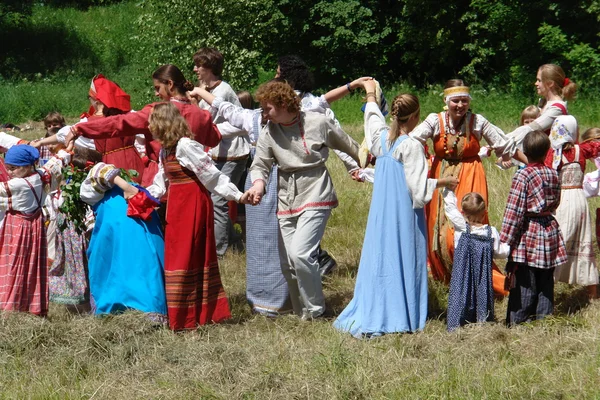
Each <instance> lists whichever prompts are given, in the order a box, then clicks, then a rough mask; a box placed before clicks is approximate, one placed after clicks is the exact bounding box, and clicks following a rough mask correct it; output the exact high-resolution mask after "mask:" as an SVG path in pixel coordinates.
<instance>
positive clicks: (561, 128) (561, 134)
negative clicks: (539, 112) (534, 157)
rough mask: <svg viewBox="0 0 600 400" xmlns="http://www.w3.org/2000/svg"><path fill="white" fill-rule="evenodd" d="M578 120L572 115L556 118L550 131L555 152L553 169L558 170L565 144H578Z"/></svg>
mask: <svg viewBox="0 0 600 400" xmlns="http://www.w3.org/2000/svg"><path fill="white" fill-rule="evenodd" d="M578 136H579V135H578V129H577V120H576V119H575V117H574V116H572V115H560V116H558V117H556V119H555V120H554V123H553V124H552V128H551V129H550V143H551V145H552V149H553V150H554V155H553V156H552V168H554V169H557V168H558V166H559V165H560V160H561V159H562V148H563V145H564V144H565V143H576V142H577V140H578V139H579V138H578Z"/></svg>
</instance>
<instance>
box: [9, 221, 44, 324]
mask: <svg viewBox="0 0 600 400" xmlns="http://www.w3.org/2000/svg"><path fill="white" fill-rule="evenodd" d="M0 243H1V246H0V309H1V310H9V311H23V312H29V313H32V314H35V315H39V316H46V315H47V314H48V266H47V256H46V233H45V229H44V224H43V218H42V212H41V210H38V211H36V212H35V213H33V214H21V213H15V212H8V213H7V214H6V217H5V218H4V225H3V226H2V228H1V229H0Z"/></svg>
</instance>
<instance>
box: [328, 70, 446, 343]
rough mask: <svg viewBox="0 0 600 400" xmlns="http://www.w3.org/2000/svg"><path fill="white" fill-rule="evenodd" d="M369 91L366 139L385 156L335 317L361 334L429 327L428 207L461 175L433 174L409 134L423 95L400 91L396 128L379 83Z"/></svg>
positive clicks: (394, 115) (395, 110)
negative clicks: (346, 296)
mask: <svg viewBox="0 0 600 400" xmlns="http://www.w3.org/2000/svg"><path fill="white" fill-rule="evenodd" d="M363 87H364V89H365V91H366V92H367V104H366V107H365V117H364V118H365V138H366V141H367V145H368V146H369V148H370V150H371V153H372V154H373V155H374V156H375V157H377V166H376V168H375V182H374V188H373V197H372V199H371V207H370V210H369V218H368V221H367V230H366V233H365V240H364V243H363V252H362V255H361V259H360V266H359V268H358V276H357V278H356V287H355V289H354V297H353V298H352V300H351V301H350V304H348V306H347V307H346V308H345V309H344V311H342V313H341V314H340V315H339V317H338V318H337V319H336V320H335V322H334V324H333V325H334V327H335V328H337V329H338V330H340V331H344V332H349V333H350V334H352V335H353V336H354V337H357V338H365V337H376V336H380V335H383V334H386V333H395V332H415V331H419V330H423V328H424V327H425V320H426V318H427V238H426V232H427V227H426V224H425V213H424V210H423V206H424V205H425V204H426V203H427V202H428V201H429V200H430V199H431V196H432V195H433V192H434V190H435V189H436V188H437V187H442V186H443V187H449V188H453V187H455V186H456V183H457V181H456V179H455V178H452V177H451V178H444V179H438V180H436V179H428V178H427V171H428V164H427V159H426V156H425V151H424V148H423V146H422V145H421V144H420V143H419V142H418V141H416V140H415V139H413V138H411V137H409V136H408V133H409V132H410V131H411V130H412V129H413V128H414V127H415V126H416V125H417V124H418V122H419V116H420V106H419V100H418V99H417V98H416V97H415V96H413V95H411V94H400V95H398V96H396V98H395V99H394V101H393V104H392V111H391V116H392V127H391V129H390V128H388V126H387V125H386V122H385V117H384V116H383V115H382V114H381V111H380V109H379V107H378V106H377V102H376V96H375V82H374V81H373V80H367V81H364V82H363Z"/></svg>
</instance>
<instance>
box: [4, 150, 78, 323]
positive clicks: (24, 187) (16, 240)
mask: <svg viewBox="0 0 600 400" xmlns="http://www.w3.org/2000/svg"><path fill="white" fill-rule="evenodd" d="M0 140H1V138H0ZM70 158H71V156H70V155H69V154H68V153H67V152H65V151H60V152H59V153H58V155H57V156H55V157H53V158H51V159H50V160H49V161H48V162H47V163H46V164H45V165H44V167H43V168H42V169H39V170H37V171H36V172H34V173H33V174H31V175H29V176H27V177H25V178H13V179H10V180H9V181H8V182H2V183H0V209H2V210H4V211H5V212H6V216H5V218H4V223H3V225H2V227H1V228H0V310H9V311H24V312H30V313H32V314H36V315H39V316H45V315H46V314H47V313H48V264H47V261H48V260H47V255H46V231H45V227H44V221H43V220H44V218H43V216H42V205H43V203H44V200H45V197H46V195H47V193H48V191H49V190H50V188H51V187H52V186H56V185H58V183H59V182H60V178H61V174H62V167H63V163H68V162H69V161H70Z"/></svg>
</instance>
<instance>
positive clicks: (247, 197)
mask: <svg viewBox="0 0 600 400" xmlns="http://www.w3.org/2000/svg"><path fill="white" fill-rule="evenodd" d="M238 203H240V204H252V202H251V201H250V191H247V192H246V193H244V194H242V197H240V200H239V201H238Z"/></svg>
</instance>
